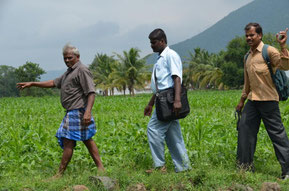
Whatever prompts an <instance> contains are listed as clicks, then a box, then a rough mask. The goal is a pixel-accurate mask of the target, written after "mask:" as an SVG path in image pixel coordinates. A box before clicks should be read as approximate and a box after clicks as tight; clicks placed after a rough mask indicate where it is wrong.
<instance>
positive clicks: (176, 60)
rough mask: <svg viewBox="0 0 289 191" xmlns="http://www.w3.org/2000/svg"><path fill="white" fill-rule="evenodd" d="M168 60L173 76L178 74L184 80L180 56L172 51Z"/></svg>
mask: <svg viewBox="0 0 289 191" xmlns="http://www.w3.org/2000/svg"><path fill="white" fill-rule="evenodd" d="M167 61H168V64H169V67H170V70H171V74H172V76H174V75H176V76H178V77H180V78H181V81H182V61H181V58H180V56H179V55H178V54H177V53H176V52H174V51H172V52H171V54H168V58H167Z"/></svg>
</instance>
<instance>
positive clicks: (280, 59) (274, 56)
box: [268, 46, 289, 72]
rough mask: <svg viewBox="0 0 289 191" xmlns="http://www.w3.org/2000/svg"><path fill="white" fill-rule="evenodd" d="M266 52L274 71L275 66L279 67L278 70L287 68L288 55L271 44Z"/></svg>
mask: <svg viewBox="0 0 289 191" xmlns="http://www.w3.org/2000/svg"><path fill="white" fill-rule="evenodd" d="M287 52H288V50H287ZM288 53H289V52H288ZM268 54H269V57H270V61H271V64H272V66H273V68H274V72H275V71H276V69H277V68H279V69H280V70H289V57H288V56H285V55H284V54H283V53H282V52H279V51H278V50H277V49H276V48H274V47H272V46H269V47H268Z"/></svg>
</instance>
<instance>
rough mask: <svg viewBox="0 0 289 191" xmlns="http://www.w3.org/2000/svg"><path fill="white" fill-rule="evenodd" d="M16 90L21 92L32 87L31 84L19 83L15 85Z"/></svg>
mask: <svg viewBox="0 0 289 191" xmlns="http://www.w3.org/2000/svg"><path fill="white" fill-rule="evenodd" d="M16 85H17V88H18V89H20V90H23V89H24V88H29V87H31V86H32V82H21V83H17V84H16Z"/></svg>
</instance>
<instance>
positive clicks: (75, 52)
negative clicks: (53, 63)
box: [62, 43, 80, 56]
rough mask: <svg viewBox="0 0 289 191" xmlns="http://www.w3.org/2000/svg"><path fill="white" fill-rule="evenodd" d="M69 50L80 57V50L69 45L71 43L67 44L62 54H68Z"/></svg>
mask: <svg viewBox="0 0 289 191" xmlns="http://www.w3.org/2000/svg"><path fill="white" fill-rule="evenodd" d="M68 50H70V51H72V52H73V54H74V55H76V56H80V54H79V50H78V48H76V47H75V46H73V45H71V44H69V43H67V44H66V45H65V46H64V47H63V49H62V54H65V53H67V52H68Z"/></svg>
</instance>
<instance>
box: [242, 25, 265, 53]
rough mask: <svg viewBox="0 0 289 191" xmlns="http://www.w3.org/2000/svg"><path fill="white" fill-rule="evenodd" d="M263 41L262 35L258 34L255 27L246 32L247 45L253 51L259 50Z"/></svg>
mask: <svg viewBox="0 0 289 191" xmlns="http://www.w3.org/2000/svg"><path fill="white" fill-rule="evenodd" d="M261 40H262V34H258V33H256V28H255V27H251V28H250V29H249V30H247V31H246V41H247V44H248V45H249V46H250V47H251V48H252V49H255V48H257V47H258V45H259V43H260V42H261Z"/></svg>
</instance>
